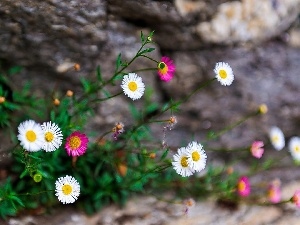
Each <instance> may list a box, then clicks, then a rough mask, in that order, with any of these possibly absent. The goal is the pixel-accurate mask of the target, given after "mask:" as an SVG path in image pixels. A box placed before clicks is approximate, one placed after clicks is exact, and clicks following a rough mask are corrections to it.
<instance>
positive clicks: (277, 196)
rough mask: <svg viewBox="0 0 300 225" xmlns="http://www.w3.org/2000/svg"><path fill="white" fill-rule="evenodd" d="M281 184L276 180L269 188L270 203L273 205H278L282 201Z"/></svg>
mask: <svg viewBox="0 0 300 225" xmlns="http://www.w3.org/2000/svg"><path fill="white" fill-rule="evenodd" d="M280 185H281V182H280V180H278V179H276V180H274V181H272V182H271V184H270V185H269V187H268V198H269V201H270V202H272V203H275V204H276V203H278V202H280V200H281V188H280Z"/></svg>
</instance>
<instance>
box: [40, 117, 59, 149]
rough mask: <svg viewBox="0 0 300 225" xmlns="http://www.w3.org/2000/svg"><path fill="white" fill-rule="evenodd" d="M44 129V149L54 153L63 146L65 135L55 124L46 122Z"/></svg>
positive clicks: (43, 125)
mask: <svg viewBox="0 0 300 225" xmlns="http://www.w3.org/2000/svg"><path fill="white" fill-rule="evenodd" d="M42 129H43V131H44V140H45V142H44V145H43V147H42V149H43V150H45V151H46V152H53V151H55V150H56V149H58V148H59V147H60V146H61V143H62V138H63V135H62V133H61V130H60V128H59V127H58V126H57V125H56V124H55V123H52V122H51V121H50V122H44V123H43V124H42Z"/></svg>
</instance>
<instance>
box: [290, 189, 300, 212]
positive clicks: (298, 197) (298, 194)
mask: <svg viewBox="0 0 300 225" xmlns="http://www.w3.org/2000/svg"><path fill="white" fill-rule="evenodd" d="M291 201H292V202H293V203H295V205H296V206H297V207H298V208H300V190H296V191H295V193H294V195H293V197H292V199H291Z"/></svg>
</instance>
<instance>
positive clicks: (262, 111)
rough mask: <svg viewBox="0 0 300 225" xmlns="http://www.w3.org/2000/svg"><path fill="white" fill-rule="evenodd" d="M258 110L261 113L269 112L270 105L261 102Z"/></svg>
mask: <svg viewBox="0 0 300 225" xmlns="http://www.w3.org/2000/svg"><path fill="white" fill-rule="evenodd" d="M258 111H259V113H260V114H266V113H267V112H268V106H267V105H266V104H261V105H260V106H259V108H258Z"/></svg>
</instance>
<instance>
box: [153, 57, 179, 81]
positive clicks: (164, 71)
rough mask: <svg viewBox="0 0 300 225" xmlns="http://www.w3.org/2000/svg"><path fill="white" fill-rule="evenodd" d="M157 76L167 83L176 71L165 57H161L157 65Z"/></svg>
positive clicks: (170, 61) (171, 62) (171, 61)
mask: <svg viewBox="0 0 300 225" xmlns="http://www.w3.org/2000/svg"><path fill="white" fill-rule="evenodd" d="M157 69H158V75H159V78H160V79H161V80H162V81H165V82H169V81H170V80H172V78H173V77H174V73H175V71H176V67H175V64H174V63H173V60H171V59H170V58H169V57H167V56H163V57H162V58H161V60H160V62H159V63H158V64H157Z"/></svg>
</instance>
